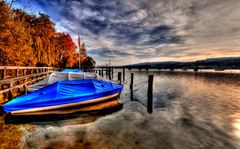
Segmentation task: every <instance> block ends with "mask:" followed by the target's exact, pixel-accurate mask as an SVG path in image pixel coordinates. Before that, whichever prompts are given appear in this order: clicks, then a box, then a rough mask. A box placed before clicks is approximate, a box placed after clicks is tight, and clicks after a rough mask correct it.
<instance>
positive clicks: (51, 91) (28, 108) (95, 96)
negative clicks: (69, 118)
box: [2, 79, 123, 115]
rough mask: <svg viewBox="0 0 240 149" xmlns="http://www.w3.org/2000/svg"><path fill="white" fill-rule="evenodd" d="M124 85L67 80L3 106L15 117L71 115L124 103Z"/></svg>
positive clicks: (91, 80) (108, 82)
mask: <svg viewBox="0 0 240 149" xmlns="http://www.w3.org/2000/svg"><path fill="white" fill-rule="evenodd" d="M122 90H123V85H121V84H115V83H113V82H110V81H106V80H97V79H84V80H63V81H57V82H55V83H54V84H51V85H49V86H46V87H44V88H41V89H39V90H36V91H34V92H31V93H28V94H26V95H22V96H19V97H17V98H15V99H13V100H11V101H9V102H7V103H6V104H4V105H3V106H2V108H3V111H4V112H5V113H8V114H11V115H39V114H67V113H72V112H75V111H92V110H101V109H104V108H108V107H113V106H116V105H117V104H120V103H119V101H118V98H119V96H120V93H121V91H122Z"/></svg>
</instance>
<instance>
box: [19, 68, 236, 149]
mask: <svg viewBox="0 0 240 149" xmlns="http://www.w3.org/2000/svg"><path fill="white" fill-rule="evenodd" d="M132 72H133V73H135V75H134V84H135V86H134V92H133V94H131V92H130V90H129V78H130V73H132ZM115 73H116V72H115ZM149 74H153V75H154V110H153V113H152V114H149V113H147V112H146V106H145V105H146V103H147V84H146V83H144V82H146V81H147V79H148V77H147V75H149ZM141 83H143V84H141ZM139 84H141V85H139ZM136 85H137V86H136ZM239 87H240V75H230V74H204V73H198V74H195V73H183V72H181V73H180V72H179V73H175V72H154V71H149V72H144V71H140V72H139V71H126V82H125V89H124V91H123V92H122V97H121V102H123V103H124V107H123V109H122V110H121V111H119V112H115V113H113V114H109V115H106V116H104V117H101V118H99V119H98V120H97V121H95V122H93V123H89V124H86V125H78V126H71V127H70V126H68V127H52V126H50V127H43V128H39V129H38V130H36V131H35V132H33V133H29V134H28V135H27V136H26V137H25V138H24V139H23V147H27V148H31V147H34V146H37V145H39V146H40V148H41V147H42V148H57V147H60V146H61V145H63V146H64V147H71V148H76V147H79V148H81V147H88V148H159V147H161V148H184V149H185V148H216V149H218V148H240V144H239V140H238V139H237V138H239V137H240V135H239V134H240V119H239V115H240V90H239ZM233 115H235V116H233ZM46 136H48V137H46ZM62 136H68V138H70V139H68V140H66V139H65V138H64V137H62ZM36 140H38V142H36Z"/></svg>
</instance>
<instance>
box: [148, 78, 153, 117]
mask: <svg viewBox="0 0 240 149" xmlns="http://www.w3.org/2000/svg"><path fill="white" fill-rule="evenodd" d="M152 108H153V75H149V77H148V101H147V112H148V113H152V111H153V109H152Z"/></svg>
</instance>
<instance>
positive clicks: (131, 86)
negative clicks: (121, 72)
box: [130, 73, 134, 90]
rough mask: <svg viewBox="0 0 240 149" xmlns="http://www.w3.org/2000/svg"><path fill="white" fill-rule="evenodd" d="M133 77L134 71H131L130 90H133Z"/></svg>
mask: <svg viewBox="0 0 240 149" xmlns="http://www.w3.org/2000/svg"><path fill="white" fill-rule="evenodd" d="M133 78H134V73H131V82H130V90H133Z"/></svg>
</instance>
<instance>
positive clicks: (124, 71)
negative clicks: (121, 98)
mask: <svg viewBox="0 0 240 149" xmlns="http://www.w3.org/2000/svg"><path fill="white" fill-rule="evenodd" d="M124 81H125V67H123V82H124Z"/></svg>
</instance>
